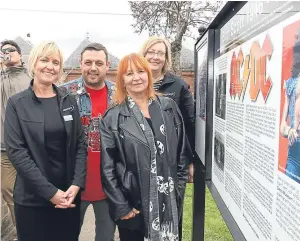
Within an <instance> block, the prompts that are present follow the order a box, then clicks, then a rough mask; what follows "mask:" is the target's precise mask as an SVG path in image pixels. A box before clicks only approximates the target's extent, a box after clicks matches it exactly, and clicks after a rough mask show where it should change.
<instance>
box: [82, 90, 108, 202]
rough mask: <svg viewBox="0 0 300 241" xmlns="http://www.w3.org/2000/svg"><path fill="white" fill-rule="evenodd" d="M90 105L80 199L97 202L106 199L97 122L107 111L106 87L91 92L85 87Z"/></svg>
mask: <svg viewBox="0 0 300 241" xmlns="http://www.w3.org/2000/svg"><path fill="white" fill-rule="evenodd" d="M85 88H86V90H87V92H88V93H89V95H90V99H91V103H92V119H91V120H90V124H89V125H90V127H89V130H90V132H89V140H88V159H87V170H86V184H85V190H84V191H83V192H82V195H81V199H82V200H86V201H99V200H103V199H105V198H106V195H105V193H104V192H103V188H102V183H101V176H100V175H101V174H100V136H99V120H100V119H101V117H102V116H103V115H104V112H105V111H106V109H107V87H106V86H105V87H104V88H102V89H100V90H93V89H90V88H88V87H85Z"/></svg>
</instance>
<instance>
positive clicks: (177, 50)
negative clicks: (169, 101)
mask: <svg viewBox="0 0 300 241" xmlns="http://www.w3.org/2000/svg"><path fill="white" fill-rule="evenodd" d="M171 53H172V70H171V72H172V73H174V74H176V75H179V76H180V75H181V66H180V54H181V41H178V40H175V41H173V42H172V43H171Z"/></svg>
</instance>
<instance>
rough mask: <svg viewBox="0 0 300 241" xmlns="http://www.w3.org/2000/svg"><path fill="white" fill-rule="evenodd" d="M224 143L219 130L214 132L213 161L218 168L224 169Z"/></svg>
mask: <svg viewBox="0 0 300 241" xmlns="http://www.w3.org/2000/svg"><path fill="white" fill-rule="evenodd" d="M224 158H225V145H224V136H223V135H221V134H220V133H219V132H217V131H216V132H215V140H214V161H215V163H216V165H217V166H218V168H219V169H221V170H222V171H224Z"/></svg>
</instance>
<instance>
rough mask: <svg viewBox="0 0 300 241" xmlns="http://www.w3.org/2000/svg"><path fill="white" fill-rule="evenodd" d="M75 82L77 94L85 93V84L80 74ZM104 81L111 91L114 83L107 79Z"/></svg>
mask: <svg viewBox="0 0 300 241" xmlns="http://www.w3.org/2000/svg"><path fill="white" fill-rule="evenodd" d="M77 80H78V81H77V84H78V90H77V93H78V94H79V95H84V94H86V93H87V91H86V88H85V84H84V80H83V77H82V76H80V77H79V78H78V79H77ZM104 83H105V85H106V87H107V90H108V91H109V92H110V93H111V92H112V91H114V84H113V83H112V82H111V81H109V80H104Z"/></svg>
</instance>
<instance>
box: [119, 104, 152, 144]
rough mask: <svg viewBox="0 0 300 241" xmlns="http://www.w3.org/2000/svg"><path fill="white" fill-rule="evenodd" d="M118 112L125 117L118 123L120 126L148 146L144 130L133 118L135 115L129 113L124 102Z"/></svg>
mask: <svg viewBox="0 0 300 241" xmlns="http://www.w3.org/2000/svg"><path fill="white" fill-rule="evenodd" d="M120 114H121V115H123V116H125V117H127V118H126V120H125V121H124V123H122V124H120V128H121V129H122V130H123V131H125V132H127V133H129V134H130V135H132V136H133V137H134V138H136V139H138V140H139V141H141V142H142V143H143V144H144V145H145V146H148V147H149V145H148V142H147V140H146V137H145V135H144V132H143V131H142V129H141V127H140V126H139V124H138V122H137V121H136V120H135V117H134V116H133V115H131V114H130V112H129V110H128V107H127V105H126V104H125V103H123V104H121V109H120Z"/></svg>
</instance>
